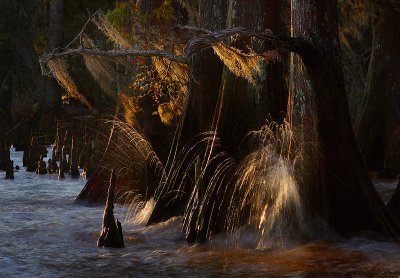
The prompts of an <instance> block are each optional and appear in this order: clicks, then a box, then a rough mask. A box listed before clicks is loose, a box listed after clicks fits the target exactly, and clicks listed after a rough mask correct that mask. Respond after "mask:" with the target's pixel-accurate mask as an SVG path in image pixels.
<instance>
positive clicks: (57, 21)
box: [42, 0, 65, 122]
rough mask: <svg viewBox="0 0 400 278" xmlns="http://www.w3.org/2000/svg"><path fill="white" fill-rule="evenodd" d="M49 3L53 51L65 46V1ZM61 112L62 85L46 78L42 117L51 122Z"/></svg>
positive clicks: (50, 38)
mask: <svg viewBox="0 0 400 278" xmlns="http://www.w3.org/2000/svg"><path fill="white" fill-rule="evenodd" d="M49 5H50V11H49V32H48V45H47V50H48V51H49V52H51V51H53V50H54V49H56V48H58V47H63V40H64V15H65V1H64V0H52V1H50V4H49ZM61 113H62V107H61V87H60V85H58V83H57V81H56V80H55V79H54V78H48V79H46V88H45V92H44V96H43V105H42V117H43V118H42V119H43V120H44V121H45V122H46V121H49V122H51V121H53V120H54V118H58V117H60V116H61Z"/></svg>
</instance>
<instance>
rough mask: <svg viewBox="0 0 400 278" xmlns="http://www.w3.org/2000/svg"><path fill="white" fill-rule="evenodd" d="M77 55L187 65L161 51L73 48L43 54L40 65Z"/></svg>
mask: <svg viewBox="0 0 400 278" xmlns="http://www.w3.org/2000/svg"><path fill="white" fill-rule="evenodd" d="M78 54H84V55H93V56H104V57H109V58H116V57H127V56H133V57H161V58H166V59H168V60H170V61H174V62H177V63H182V64H187V58H186V57H184V56H179V55H175V54H172V53H170V52H166V51H161V50H148V51H146V50H112V51H104V50H97V49H87V48H83V47H80V48H74V49H69V50H66V51H63V52H57V53H49V54H45V55H43V56H42V57H41V58H40V63H41V64H42V65H43V64H46V63H47V62H48V61H50V60H52V59H57V58H62V57H66V56H73V55H78Z"/></svg>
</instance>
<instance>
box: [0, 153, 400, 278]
mask: <svg viewBox="0 0 400 278" xmlns="http://www.w3.org/2000/svg"><path fill="white" fill-rule="evenodd" d="M12 156H13V159H14V161H15V163H16V164H19V165H21V164H22V163H21V162H20V161H21V158H22V157H21V156H22V153H15V152H12ZM0 177H1V179H0V277H65V276H69V277H71V276H73V277H88V276H89V277H109V276H132V277H160V276H161V277H222V276H224V277H282V276H283V277H399V276H400V245H399V244H396V243H390V242H378V241H372V240H367V239H363V238H354V239H351V240H346V241H337V242H312V243H308V244H305V245H298V246H292V247H290V248H282V249H275V250H257V249H252V248H246V247H245V246H246V244H245V243H244V244H242V245H241V246H242V247H236V248H232V247H231V248H225V243H226V241H225V239H223V238H220V239H215V240H214V241H213V242H211V244H210V245H209V246H195V247H187V246H186V244H185V242H184V240H183V238H182V236H181V234H180V231H179V227H180V221H181V219H180V218H174V219H170V220H169V221H166V222H164V223H161V224H158V225H155V226H152V227H143V226H142V225H141V224H129V223H132V221H131V220H132V219H126V215H127V209H126V207H122V206H117V207H116V210H115V214H116V217H118V218H120V219H121V220H122V222H123V229H124V235H125V245H126V248H124V249H99V248H97V247H96V240H97V236H98V234H99V231H100V226H101V216H102V211H103V207H102V206H83V205H76V204H74V202H73V201H74V198H75V196H76V195H77V194H78V193H79V191H80V190H81V188H82V187H83V185H84V183H85V181H84V180H83V179H75V180H73V179H70V178H69V177H67V178H66V180H64V181H59V180H57V177H56V176H53V175H50V176H41V177H38V176H36V175H34V174H32V173H26V172H25V170H24V169H21V170H20V171H19V172H16V173H15V180H14V181H7V180H4V179H2V178H3V177H4V172H0ZM376 184H377V188H378V189H379V191H380V192H383V196H384V198H386V199H387V197H388V196H390V194H391V192H392V191H393V188H394V187H395V186H396V183H393V182H384V181H379V182H376ZM128 220H129V221H128ZM128 222H129V223H128ZM246 236H247V237H248V238H250V239H251V237H252V236H253V235H252V234H251V233H249V234H247V235H246Z"/></svg>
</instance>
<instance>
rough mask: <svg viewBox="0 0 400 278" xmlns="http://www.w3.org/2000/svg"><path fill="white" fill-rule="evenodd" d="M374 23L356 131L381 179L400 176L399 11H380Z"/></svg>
mask: <svg viewBox="0 0 400 278" xmlns="http://www.w3.org/2000/svg"><path fill="white" fill-rule="evenodd" d="M377 13H378V14H377V15H376V18H375V19H374V22H373V44H372V55H371V60H370V63H369V68H368V75H367V88H366V95H365V99H364V108H363V111H362V114H361V118H360V119H359V122H358V126H357V129H356V138H357V142H358V146H359V148H360V150H361V154H362V156H363V158H364V161H365V162H366V164H367V167H368V170H371V171H380V173H379V176H380V177H382V178H394V177H396V176H397V175H398V174H399V173H400V71H399V70H398V65H399V64H400V53H399V49H400V39H399V37H400V31H399V30H398V28H397V29H396V28H395V29H393V26H396V25H397V24H398V20H399V17H400V12H399V11H398V10H396V9H395V8H393V7H387V8H383V9H380V10H379V11H378V12H377Z"/></svg>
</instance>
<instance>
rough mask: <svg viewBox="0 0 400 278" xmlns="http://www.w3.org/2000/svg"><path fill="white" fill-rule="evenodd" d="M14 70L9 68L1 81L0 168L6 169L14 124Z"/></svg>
mask: <svg viewBox="0 0 400 278" xmlns="http://www.w3.org/2000/svg"><path fill="white" fill-rule="evenodd" d="M12 76H13V72H12V70H11V69H10V70H8V72H7V74H5V76H3V78H4V79H3V80H2V81H1V83H0V170H3V171H6V170H7V168H8V166H9V161H10V145H11V144H10V143H11V141H10V138H8V137H9V136H8V131H9V129H10V128H11V126H12V118H11V101H12V92H13V88H12V85H13V80H12V79H13V78H12Z"/></svg>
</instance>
